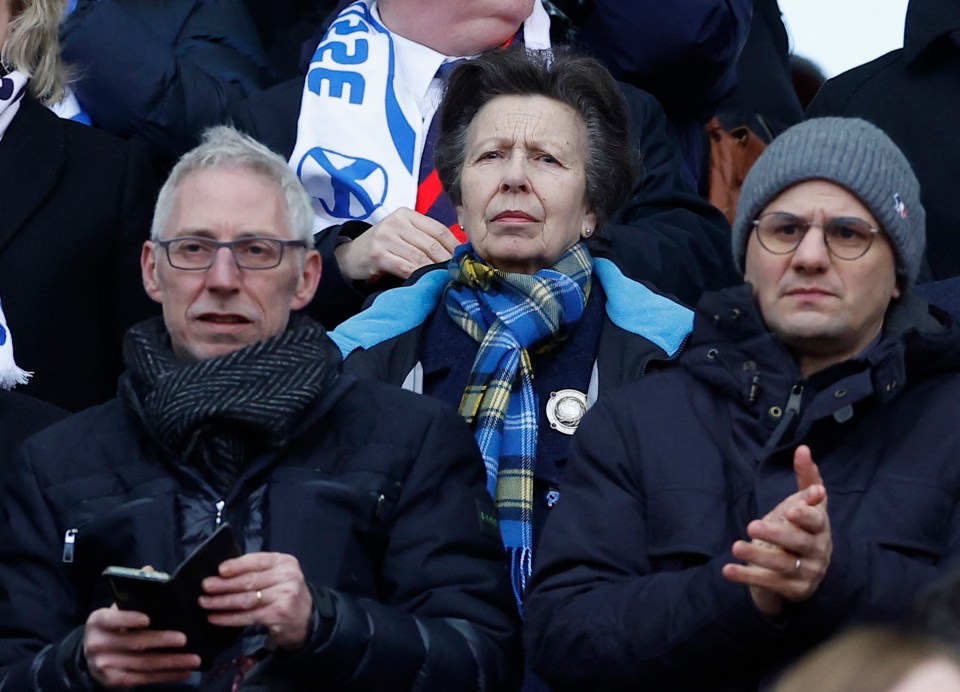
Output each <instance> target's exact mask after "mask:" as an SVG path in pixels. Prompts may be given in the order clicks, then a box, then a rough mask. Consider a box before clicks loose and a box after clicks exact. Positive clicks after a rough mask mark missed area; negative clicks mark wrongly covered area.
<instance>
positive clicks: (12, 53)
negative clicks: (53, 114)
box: [0, 0, 70, 104]
mask: <svg viewBox="0 0 960 692" xmlns="http://www.w3.org/2000/svg"><path fill="white" fill-rule="evenodd" d="M0 2H6V3H7V5H8V7H9V9H10V17H11V19H10V24H9V26H7V35H6V37H5V40H3V47H2V48H0V63H3V65H4V66H6V67H8V68H12V69H15V70H18V71H20V72H22V73H24V74H25V75H26V76H27V77H28V78H29V80H30V81H29V82H28V85H27V86H28V89H29V90H30V94H31V95H33V96H34V97H35V98H37V99H38V100H40V101H42V102H43V103H45V104H51V103H57V102H59V101H62V100H63V97H64V89H65V87H66V85H67V81H68V79H69V76H70V74H69V71H68V70H67V67H66V66H65V65H64V63H63V61H62V60H61V58H60V36H59V34H58V31H59V27H60V20H61V19H62V18H63V13H64V10H65V9H66V2H65V0H0Z"/></svg>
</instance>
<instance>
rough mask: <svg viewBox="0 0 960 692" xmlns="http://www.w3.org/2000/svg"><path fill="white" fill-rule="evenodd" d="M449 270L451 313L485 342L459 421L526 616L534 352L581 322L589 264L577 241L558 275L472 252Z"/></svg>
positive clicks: (462, 253) (462, 252)
mask: <svg viewBox="0 0 960 692" xmlns="http://www.w3.org/2000/svg"><path fill="white" fill-rule="evenodd" d="M449 271H450V276H451V279H452V281H451V283H450V284H449V285H448V286H447V289H446V291H445V292H444V302H445V304H446V308H447V312H448V314H449V315H450V317H451V319H453V321H454V322H456V323H457V324H458V325H460V327H461V328H462V329H463V330H464V331H465V332H467V334H469V335H470V336H471V337H472V338H473V339H474V340H476V341H477V342H479V344H480V348H479V350H478V351H477V356H476V358H475V359H474V362H473V368H472V369H471V372H470V376H469V378H468V380H467V386H466V387H465V389H464V391H463V397H462V398H461V400H460V415H461V416H462V417H463V418H464V419H465V420H466V421H467V422H468V423H470V424H471V425H472V426H473V427H474V437H475V438H476V441H477V445H478V446H479V448H480V453H481V455H482V456H483V462H484V466H485V467H486V472H487V490H488V491H489V492H490V494H491V495H492V496H493V497H494V499H495V501H496V504H497V509H498V513H499V518H500V531H501V534H502V536H503V541H504V544H505V546H506V548H507V551H508V553H509V557H510V564H511V570H510V571H511V578H512V581H513V589H514V597H515V598H516V601H517V605H518V607H519V608H520V611H521V613H522V612H523V591H524V589H525V588H526V582H527V579H528V578H529V576H530V571H531V565H532V561H533V472H534V467H535V464H536V456H537V420H538V403H537V395H536V391H535V390H534V385H533V368H532V363H531V359H530V353H531V352H533V353H542V352H544V351H546V350H548V349H550V348H553V347H555V346H556V345H557V344H559V343H561V342H562V341H563V339H564V338H565V331H566V330H567V328H569V327H571V326H573V325H574V324H576V323H577V322H578V321H579V319H580V317H581V316H582V315H583V310H584V308H585V307H586V304H587V299H588V297H589V295H590V282H591V276H592V272H593V259H592V258H591V256H590V253H589V252H588V251H587V249H586V246H584V245H583V243H577V244H576V245H574V246H573V247H571V248H570V249H569V250H567V251H566V252H564V253H563V254H562V255H561V256H560V257H559V259H557V261H556V263H555V264H554V265H553V266H552V267H549V268H546V269H541V270H540V271H538V272H536V273H534V274H515V273H512V272H504V271H501V270H499V269H496V268H494V267H491V266H490V265H489V264H487V263H486V262H484V261H483V260H481V259H480V258H479V257H478V256H477V254H476V252H475V251H474V250H473V248H472V247H471V246H470V245H469V244H466V245H461V246H460V247H458V248H457V250H456V251H455V252H454V255H453V258H452V259H451V260H450V265H449Z"/></svg>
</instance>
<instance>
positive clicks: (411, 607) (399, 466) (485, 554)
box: [0, 376, 517, 691]
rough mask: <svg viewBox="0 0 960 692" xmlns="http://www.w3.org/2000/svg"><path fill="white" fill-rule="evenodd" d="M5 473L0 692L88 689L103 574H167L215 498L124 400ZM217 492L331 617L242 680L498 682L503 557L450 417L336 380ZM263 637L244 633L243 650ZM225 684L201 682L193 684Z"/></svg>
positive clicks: (506, 633)
mask: <svg viewBox="0 0 960 692" xmlns="http://www.w3.org/2000/svg"><path fill="white" fill-rule="evenodd" d="M4 480H5V481H6V484H5V494H4V495H3V499H2V504H0V506H2V507H3V508H4V514H5V516H4V521H3V525H2V527H0V666H3V667H2V668H0V681H2V682H0V688H2V689H4V690H7V689H9V690H28V689H43V690H64V691H66V690H71V691H72V690H82V689H95V687H94V686H93V683H92V680H91V679H90V677H89V675H88V674H87V673H86V672H85V669H84V666H83V663H82V658H83V657H82V650H81V639H82V632H83V624H84V622H85V620H86V618H87V616H88V615H89V613H90V612H91V611H92V610H94V609H96V608H99V607H103V606H107V605H109V604H110V601H111V598H110V596H109V594H108V590H107V585H106V584H105V583H104V581H103V580H102V579H101V578H100V572H101V571H102V570H103V568H104V567H106V566H107V565H111V564H115V565H126V566H134V567H139V566H141V565H146V564H150V565H154V566H156V567H157V568H158V569H165V570H169V569H172V568H173V567H175V566H176V565H177V564H178V563H179V562H180V560H182V559H183V557H184V555H185V553H186V551H187V548H188V547H189V546H188V544H189V543H190V542H191V539H190V538H189V537H188V534H189V533H194V534H195V535H194V539H195V538H196V533H197V532H199V533H201V534H203V535H208V534H209V533H210V532H212V530H213V528H214V527H215V524H216V518H217V514H218V511H219V509H220V508H218V506H217V502H218V500H220V499H221V498H218V497H215V496H214V495H213V494H211V492H210V491H209V490H208V489H206V488H205V487H204V486H203V485H202V484H200V483H198V482H197V481H196V480H195V479H194V477H193V476H192V475H190V474H188V473H185V472H184V470H183V469H181V468H179V467H177V466H176V465H175V464H174V463H172V461H171V460H169V459H165V458H162V457H161V455H160V454H159V452H158V450H157V449H156V447H155V446H153V445H152V444H151V443H150V442H149V438H148V437H147V435H146V433H145V432H144V430H143V429H142V428H141V427H140V424H139V423H138V422H137V420H136V418H135V417H134V416H133V415H132V414H131V413H130V411H129V410H127V409H126V408H124V406H123V404H121V402H120V401H119V400H113V401H111V402H108V403H107V404H104V405H103V406H100V407H97V408H93V409H89V410H87V411H85V412H83V413H81V414H78V415H76V416H74V417H72V418H70V419H68V420H66V421H63V422H62V423H60V424H58V425H55V426H54V427H52V428H49V429H48V430H46V431H44V433H42V434H40V435H37V436H35V437H34V438H32V439H31V440H30V441H29V442H28V443H27V444H26V446H25V447H24V449H23V450H22V453H21V454H20V455H19V457H18V459H17V460H16V463H15V464H14V466H13V469H12V471H11V472H10V473H9V474H8V475H7V477H6V478H5V479H4ZM222 499H223V500H224V505H223V507H222V514H223V516H225V517H227V518H228V519H230V520H231V522H232V523H233V524H234V526H240V527H244V530H243V531H241V538H242V539H243V541H244V542H248V541H249V543H250V544H251V545H247V546H245V547H246V549H247V550H248V551H249V550H250V549H251V547H252V548H256V549H261V548H262V549H263V550H269V551H277V552H283V553H289V554H292V555H294V556H296V557H297V558H298V560H299V561H300V565H301V568H302V569H303V572H304V575H305V577H306V579H307V582H308V584H309V585H310V586H311V588H312V589H313V590H314V592H315V593H316V594H319V595H322V596H324V597H325V596H327V595H329V597H330V600H332V604H333V612H332V614H330V613H327V614H325V615H322V616H321V614H320V611H319V610H318V611H317V615H316V616H317V617H319V618H325V619H321V620H320V622H323V623H325V624H326V626H325V627H318V628H316V631H315V632H314V633H313V636H312V638H311V639H310V640H309V641H308V643H307V645H306V646H305V647H304V649H303V650H302V651H301V652H300V653H298V654H296V655H294V656H287V657H283V658H281V657H280V656H268V657H267V659H266V660H265V661H264V663H263V664H262V665H261V666H260V667H259V668H255V669H254V671H252V673H251V674H250V676H249V678H248V679H249V680H251V681H254V680H255V681H256V683H257V685H260V686H262V688H263V689H270V690H277V689H298V690H299V689H304V690H321V689H323V690H339V689H363V690H376V689H390V690H475V689H481V690H494V689H497V690H499V689H504V688H505V687H507V688H508V687H509V685H510V677H511V671H512V661H511V656H510V653H509V652H510V651H511V650H516V649H517V646H516V643H515V642H514V641H513V638H514V635H515V632H516V623H515V622H514V618H515V616H514V615H513V614H512V612H513V610H514V606H513V604H512V600H511V597H510V593H509V587H508V586H507V584H506V580H505V573H504V570H503V566H502V563H503V548H502V545H501V544H500V539H499V533H498V530H497V527H496V522H495V520H493V521H492V526H491V525H489V524H490V520H491V519H492V518H493V517H495V516H496V515H495V513H494V510H493V507H492V503H491V501H490V498H489V497H488V496H487V494H486V491H485V489H484V480H483V464H482V463H481V461H480V458H479V456H478V454H477V451H476V447H475V444H474V442H473V439H472V437H471V436H470V433H469V431H468V430H467V428H466V426H465V425H464V424H463V423H462V421H460V420H459V419H458V417H457V416H456V414H455V413H454V412H452V411H447V410H446V409H444V408H443V407H442V406H440V405H439V404H438V403H437V402H435V401H432V400H430V399H428V398H426V397H420V396H416V395H413V394H409V393H406V392H402V391H400V390H399V389H396V388H394V387H390V386H386V385H381V384H377V383H369V382H360V381H356V380H354V379H353V378H352V377H349V376H342V377H341V378H340V379H339V380H338V381H337V384H336V385H334V387H333V389H332V391H330V392H329V394H328V395H326V396H325V397H324V398H323V399H322V400H319V401H317V402H316V404H315V405H314V406H313V407H312V408H311V409H309V410H308V412H307V413H306V415H305V417H304V419H303V420H302V421H301V423H300V425H299V428H298V430H297V432H296V434H295V435H294V441H293V442H292V443H291V444H290V445H289V446H288V447H287V448H286V449H284V450H283V451H280V452H274V453H271V454H267V455H263V456H260V457H258V458H254V459H252V460H251V463H250V464H249V465H248V467H247V468H246V469H245V470H244V471H243V473H242V475H241V476H240V478H239V479H238V481H237V483H236V486H235V487H234V489H233V491H232V492H231V493H230V494H229V496H228V497H225V498H222ZM204 508H205V509H204ZM204 514H205V516H201V515H204ZM68 535H69V536H71V539H69V540H67V541H65V540H64V539H65V537H66V536H68ZM261 544H262V545H261ZM65 557H67V558H68V559H69V560H72V561H71V562H68V561H65V559H64V558H65ZM318 600H324V599H316V598H315V606H314V607H315V609H317V606H316V602H317V601H318ZM258 636H259V637H260V639H259V640H258ZM258 643H262V635H258V633H257V632H255V631H245V633H244V637H243V639H242V640H241V644H242V645H243V646H244V647H245V651H247V652H249V651H250V650H251V649H253V648H255V647H256V646H257V645H258ZM230 682H231V681H230V680H226V681H224V680H223V679H220V680H214V679H212V678H211V677H210V674H207V675H206V676H205V677H204V679H203V680H202V681H200V682H199V685H200V687H201V688H202V689H204V690H210V689H221V688H224V687H223V686H224V685H226V687H225V689H229V684H230ZM253 688H256V689H261V687H256V686H251V689H253ZM178 689H182V688H178ZM243 689H247V687H246V686H244V688H243Z"/></svg>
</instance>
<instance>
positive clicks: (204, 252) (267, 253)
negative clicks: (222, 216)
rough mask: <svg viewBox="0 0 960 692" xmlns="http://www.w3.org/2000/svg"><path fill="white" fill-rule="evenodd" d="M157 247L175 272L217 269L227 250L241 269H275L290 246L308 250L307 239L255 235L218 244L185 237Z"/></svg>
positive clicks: (209, 240) (198, 238)
mask: <svg viewBox="0 0 960 692" xmlns="http://www.w3.org/2000/svg"><path fill="white" fill-rule="evenodd" d="M157 245H159V246H160V247H162V248H163V249H164V250H165V251H166V254H167V262H169V263H170V266H171V267H173V268H174V269H184V270H186V271H201V270H204V269H209V268H210V267H212V266H213V261H214V259H216V256H217V252H219V251H220V248H222V247H225V248H227V249H229V250H230V254H231V255H232V256H233V261H234V262H236V263H237V266H238V267H240V268H241V269H253V270H261V269H274V268H275V267H279V266H280V263H281V262H282V261H283V250H284V248H287V247H306V246H307V243H306V242H305V241H303V240H280V239H279V238H265V237H260V236H254V237H250V238H238V239H237V240H228V241H223V242H221V241H218V240H213V239H212V238H204V237H201V236H183V237H181V238H171V239H169V240H158V241H157Z"/></svg>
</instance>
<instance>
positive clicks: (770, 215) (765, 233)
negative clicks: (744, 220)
mask: <svg viewBox="0 0 960 692" xmlns="http://www.w3.org/2000/svg"><path fill="white" fill-rule="evenodd" d="M753 226H754V228H756V229H757V240H758V241H760V245H761V246H762V247H763V249H764V250H766V251H767V252H769V253H772V254H774V255H789V254H790V253H791V252H793V251H794V250H796V249H797V247H798V246H799V245H800V242H801V241H802V240H803V238H804V236H805V235H806V234H807V231H808V230H809V229H810V227H811V226H819V227H820V229H821V230H822V231H823V242H824V243H826V246H827V250H828V251H829V252H830V254H831V255H833V256H834V257H836V258H837V259H842V260H855V259H860V258H861V257H863V256H864V255H865V254H867V250H869V249H870V246H871V245H872V244H873V239H874V236H876V235H877V234H878V233H879V232H880V230H879V229H877V228H874V227H872V226H871V225H870V222H869V221H866V220H864V219H860V218H857V217H855V216H838V217H835V218H832V219H827V220H826V221H824V222H823V223H820V222H819V221H807V220H806V219H801V218H800V217H798V216H794V215H793V214H788V213H786V212H782V211H771V212H767V213H766V214H761V215H760V217H759V218H758V219H756V220H755V221H754V222H753Z"/></svg>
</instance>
